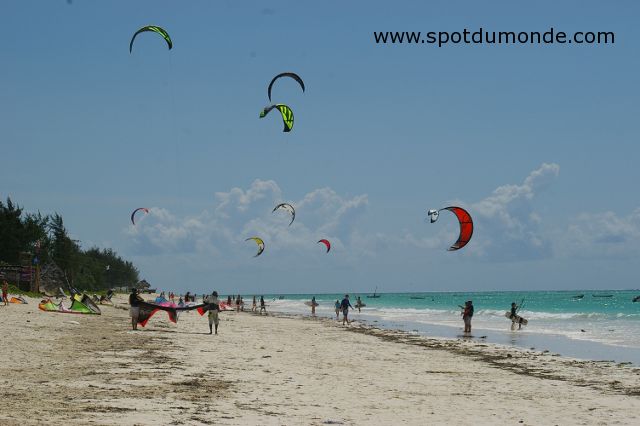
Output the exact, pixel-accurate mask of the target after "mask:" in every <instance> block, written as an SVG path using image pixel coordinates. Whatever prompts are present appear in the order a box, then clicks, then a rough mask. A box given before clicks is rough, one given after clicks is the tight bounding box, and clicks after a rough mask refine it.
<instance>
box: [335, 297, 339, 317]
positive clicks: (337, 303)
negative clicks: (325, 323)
mask: <svg viewBox="0 0 640 426" xmlns="http://www.w3.org/2000/svg"><path fill="white" fill-rule="evenodd" d="M334 307H335V308H336V320H337V321H340V301H339V300H337V299H336V303H335V305H334Z"/></svg>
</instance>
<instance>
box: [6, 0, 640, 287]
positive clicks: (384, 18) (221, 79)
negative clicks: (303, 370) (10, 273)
mask: <svg viewBox="0 0 640 426" xmlns="http://www.w3.org/2000/svg"><path fill="white" fill-rule="evenodd" d="M639 9H640V6H639V5H637V2H631V1H626V2H624V1H620V2H616V4H615V6H614V5H612V4H606V3H603V2H595V1H566V2H562V4H559V3H558V2H550V1H543V2H536V3H535V4H523V3H521V2H517V3H516V2H511V1H509V2H508V1H504V2H491V3H478V2H471V1H458V2H447V3H446V4H445V3H443V2H440V3H427V2H419V1H415V2H393V3H389V2H379V1H370V2H366V3H364V2H359V3H355V2H337V1H327V2H295V3H291V4H286V5H285V4H282V5H280V4H277V3H274V4H269V3H265V2H242V4H238V2H204V1H203V2H195V1H192V2H180V3H178V2H162V1H136V2H130V1H111V2H90V1H86V0H85V1H83V0H74V1H73V2H72V4H68V3H67V2H66V1H46V2H45V1H7V2H4V3H3V13H2V14H0V35H1V36H2V39H3V40H4V41H5V42H4V43H3V44H2V45H1V46H0V58H2V66H1V67H0V99H1V101H0V117H1V118H0V140H2V146H3V148H4V149H3V156H2V163H1V166H0V197H2V198H5V197H7V196H10V197H12V199H14V201H17V202H18V203H20V204H21V205H23V206H24V207H25V208H26V209H27V210H30V211H34V210H38V209H39V210H41V211H42V212H43V213H52V212H59V213H60V214H62V216H63V217H64V219H65V223H66V226H67V227H68V229H69V230H70V232H71V233H72V235H73V236H74V237H76V238H79V239H80V240H82V242H83V246H85V247H90V246H91V245H98V246H100V247H112V248H114V249H115V250H116V251H118V252H119V253H121V254H122V255H123V256H125V257H127V258H129V259H131V260H133V261H134V263H135V264H136V265H138V267H139V268H140V271H141V275H142V276H143V277H145V278H146V279H147V280H149V281H150V282H152V283H153V284H155V285H157V286H158V287H160V288H173V289H177V290H187V289H189V290H192V291H198V292H201V291H209V290H211V289H213V288H215V289H218V290H220V291H223V292H236V291H242V292H248V293H252V292H264V293H272V292H273V293H278V292H317V293H321V292H333V291H343V290H344V291H352V292H353V291H357V292H364V291H371V289H372V288H374V287H375V286H378V287H379V289H382V290H384V291H399V290H409V291H428V290H465V289H466V290H493V289H512V290H520V289H571V288H631V287H636V288H637V287H638V286H639V285H638V284H637V275H636V272H635V267H634V266H635V264H636V263H637V258H638V255H639V254H640V244H639V243H638V241H639V239H638V237H639V236H640V210H639V209H640V200H639V199H638V191H637V189H636V183H637V182H638V181H639V180H640V179H639V178H640V172H639V171H638V168H637V165H636V164H637V161H638V158H639V154H640V152H639V151H640V148H638V144H637V141H638V137H637V135H638V133H639V130H640V129H639V125H638V119H637V117H638V116H639V113H640V107H639V106H638V102H637V100H638V99H639V95H640V93H639V85H638V78H637V76H638V74H639V73H638V71H639V68H640V67H639V65H640V55H639V53H640V52H638V50H639V49H638V46H639V44H640V38H639V37H638V31H637V29H636V25H635V24H636V23H635V20H634V17H636V16H638V12H639ZM149 24H154V25H159V26H162V27H164V28H165V29H166V30H167V31H168V32H169V33H170V34H171V37H172V39H173V43H174V48H173V49H172V50H171V51H167V49H166V45H165V44H164V42H163V41H162V40H161V39H160V37H158V36H156V35H154V34H149V33H148V34H143V35H141V36H140V37H139V38H138V39H137V40H136V44H135V46H134V51H133V54H129V50H128V45H129V40H130V37H131V35H132V34H133V33H134V32H135V30H136V29H138V28H139V27H141V26H143V25H149ZM550 26H553V27H555V28H556V29H557V30H561V31H565V32H572V31H614V32H615V33H616V44H614V45H600V46H597V45H581V46H578V45H553V46H549V45H547V46H487V45H470V46H462V45H458V46H447V47H443V48H440V49H438V48H437V47H434V46H428V45H418V46H408V45H405V46H399V45H395V46H392V45H386V46H382V45H375V44H374V42H373V34H372V33H373V31H423V32H426V31H461V30H462V29H464V28H469V29H470V30H475V29H477V28H478V27H483V28H484V29H486V30H495V31H512V30H513V31H546V30H547V29H548V28H549V27H550ZM283 71H294V72H297V73H298V74H299V75H301V76H302V78H303V79H304V80H305V83H306V86H307V90H306V92H305V93H302V92H301V91H300V90H299V88H298V87H297V85H296V84H295V83H294V82H292V81H279V82H278V83H277V84H276V86H275V87H274V90H273V98H274V101H276V102H283V103H287V104H288V105H290V106H291V107H292V108H293V110H294V113H295V117H296V124H295V128H294V130H293V132H291V133H289V134H285V133H282V132H281V130H282V124H281V122H280V120H279V119H278V117H276V116H275V115H270V116H268V117H267V118H265V119H262V120H260V119H258V113H259V112H260V110H261V109H262V108H263V107H264V106H265V105H267V104H268V99H267V94H266V87H267V85H268V83H269V81H270V79H271V78H272V77H273V76H274V75H276V74H277V73H279V72H283ZM282 201H285V202H290V203H292V204H294V205H295V206H296V207H297V210H298V216H297V218H296V222H295V223H294V225H293V226H291V227H290V228H289V227H287V226H286V225H287V224H288V219H287V218H286V217H284V216H282V215H277V214H272V213H271V209H272V208H273V206H275V204H277V203H279V202H282ZM451 203H459V204H460V205H462V206H465V207H467V208H469V210H470V212H471V214H472V216H473V217H474V219H475V223H476V231H475V234H474V238H473V240H472V241H471V243H470V244H469V245H468V246H467V247H466V248H465V249H463V250H461V251H459V252H455V253H450V252H446V248H447V247H448V246H449V244H450V243H451V242H453V241H454V240H455V237H456V226H455V224H454V223H453V218H452V217H446V216H445V215H444V214H443V215H442V216H441V218H440V220H439V221H438V222H437V223H436V224H433V225H431V224H427V223H425V222H424V217H425V212H426V210H427V209H429V208H439V207H444V206H445V205H449V204H451ZM136 207H149V208H151V209H152V210H151V213H150V214H149V215H147V216H145V217H144V218H141V220H140V221H139V224H138V225H137V226H136V227H135V228H133V227H131V225H130V223H129V215H130V213H131V211H132V210H133V209H134V208H136ZM252 235H259V236H262V237H263V239H264V240H265V243H266V245H267V249H266V250H265V253H264V254H263V255H262V256H261V257H259V258H253V257H252V256H253V254H254V250H255V247H254V246H255V245H254V246H252V245H251V244H253V243H251V244H250V243H249V242H246V243H245V242H244V239H245V238H247V237H249V236H252ZM320 238H329V239H330V240H331V241H332V243H333V246H334V247H333V249H332V251H331V253H329V254H328V255H326V254H324V253H323V250H322V248H321V247H320V246H319V245H316V241H317V240H318V239H320Z"/></svg>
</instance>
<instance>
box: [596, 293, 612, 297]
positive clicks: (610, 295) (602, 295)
mask: <svg viewBox="0 0 640 426" xmlns="http://www.w3.org/2000/svg"><path fill="white" fill-rule="evenodd" d="M592 296H593V297H613V294H592Z"/></svg>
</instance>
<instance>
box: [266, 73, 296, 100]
mask: <svg viewBox="0 0 640 426" xmlns="http://www.w3.org/2000/svg"><path fill="white" fill-rule="evenodd" d="M280 77H290V78H292V79H294V80H295V81H297V82H298V84H299V85H300V87H302V91H303V92H304V81H302V79H301V78H300V76H299V75H298V74H296V73H294V72H283V73H281V74H278V75H276V76H275V77H273V80H271V83H269V88H268V89H267V94H268V95H269V100H271V88H272V87H273V83H275V82H276V80H277V79H279V78H280Z"/></svg>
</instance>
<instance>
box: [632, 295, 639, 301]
mask: <svg viewBox="0 0 640 426" xmlns="http://www.w3.org/2000/svg"><path fill="white" fill-rule="evenodd" d="M632 301H633V302H640V296H636V297H634V298H633V300H632Z"/></svg>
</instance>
